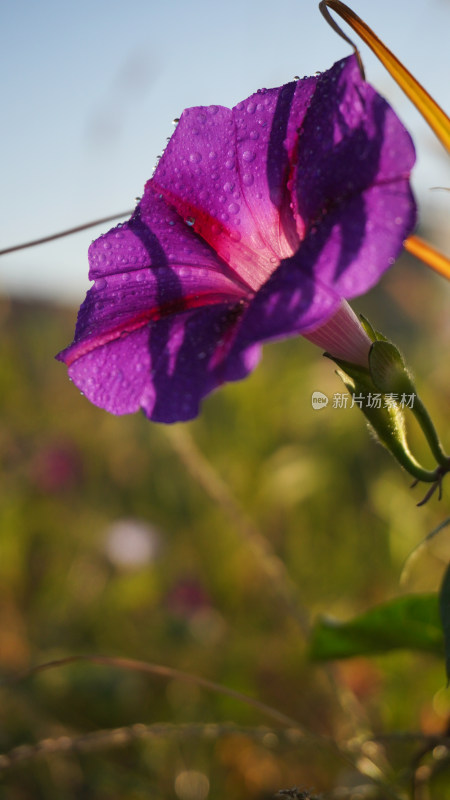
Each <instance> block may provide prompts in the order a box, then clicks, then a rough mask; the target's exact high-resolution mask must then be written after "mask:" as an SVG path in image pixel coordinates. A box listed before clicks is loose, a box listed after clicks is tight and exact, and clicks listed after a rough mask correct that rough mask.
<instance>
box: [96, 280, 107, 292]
mask: <svg viewBox="0 0 450 800" xmlns="http://www.w3.org/2000/svg"><path fill="white" fill-rule="evenodd" d="M94 286H95V288H96V289H106V287H107V286H108V282H107V280H106V279H105V278H97V280H96V281H95V284H94Z"/></svg>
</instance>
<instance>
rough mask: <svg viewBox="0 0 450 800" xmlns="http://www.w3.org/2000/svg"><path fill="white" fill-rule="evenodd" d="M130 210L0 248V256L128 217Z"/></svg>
mask: <svg viewBox="0 0 450 800" xmlns="http://www.w3.org/2000/svg"><path fill="white" fill-rule="evenodd" d="M132 213H133V212H132V211H123V212H122V213H121V214H112V215H111V216H109V217H102V218H101V219H96V220H94V222H85V223H84V224H83V225H76V227H75V228H68V229H67V230H65V231H60V232H59V233H52V234H51V235H50V236H43V237H42V238H41V239H33V241H31V242H25V243H23V244H15V245H13V246H12V247H5V248H4V249H3V250H0V256H6V254H7V253H15V252H16V250H25V249H26V248H27V247H35V246H36V245H38V244H45V243H46V242H52V241H53V240H54V239H62V238H63V236H71V235H72V234H73V233H79V232H80V231H86V230H87V229H88V228H95V227H96V226H97V225H103V224H104V223H105V222H113V220H115V219H121V218H122V217H129V216H130V214H132Z"/></svg>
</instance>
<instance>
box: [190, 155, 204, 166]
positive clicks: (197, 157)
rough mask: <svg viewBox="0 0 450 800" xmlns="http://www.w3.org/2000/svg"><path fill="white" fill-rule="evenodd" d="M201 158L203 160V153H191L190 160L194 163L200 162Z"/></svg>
mask: <svg viewBox="0 0 450 800" xmlns="http://www.w3.org/2000/svg"><path fill="white" fill-rule="evenodd" d="M201 160H202V154H201V153H191V154H190V156H189V161H190V162H191V163H192V164H198V163H199V162H200V161H201Z"/></svg>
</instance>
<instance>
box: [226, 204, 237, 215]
mask: <svg viewBox="0 0 450 800" xmlns="http://www.w3.org/2000/svg"><path fill="white" fill-rule="evenodd" d="M228 211H229V212H230V214H238V213H239V206H238V204H237V203H230V205H229V206H228Z"/></svg>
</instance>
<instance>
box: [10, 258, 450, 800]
mask: <svg viewBox="0 0 450 800" xmlns="http://www.w3.org/2000/svg"><path fill="white" fill-rule="evenodd" d="M448 300H449V292H448V285H447V284H445V282H444V280H443V279H440V278H438V277H437V276H434V275H433V274H431V273H430V272H429V271H428V270H427V269H426V268H425V267H420V266H418V265H417V264H414V263H413V262H412V261H411V260H410V259H408V257H407V256H404V257H403V258H402V259H401V260H400V262H399V263H398V264H397V265H396V266H395V267H394V268H393V269H392V270H391V271H390V273H389V274H388V275H387V276H386V277H385V278H384V280H383V282H382V285H381V287H378V288H377V289H376V290H375V291H373V292H372V293H371V295H370V296H368V297H366V298H363V299H362V300H360V301H359V302H358V303H356V304H355V308H356V309H357V310H359V311H363V312H364V313H365V314H366V315H367V316H368V317H369V318H370V319H371V321H372V322H373V324H374V325H375V326H376V327H377V328H379V329H381V330H382V331H383V332H384V333H385V334H386V335H387V336H389V337H391V338H392V339H393V340H394V341H395V342H396V343H397V344H398V345H399V346H400V347H401V348H402V350H403V352H404V354H405V357H406V359H407V362H408V364H409V365H410V366H411V367H412V369H413V370H414V372H415V375H416V378H417V384H418V387H419V391H420V392H421V396H422V399H423V400H424V401H425V403H426V404H427V406H428V407H429V409H430V411H431V413H432V416H433V419H434V420H435V421H436V422H437V425H438V429H439V430H440V432H441V434H442V436H443V439H444V442H445V444H446V445H447V448H448V447H450V434H449V431H448V407H449V399H450V387H449V383H448V338H449V333H450V322H449V319H450V318H449V315H448ZM75 316H76V312H75V309H73V310H72V309H66V308H62V307H54V306H52V305H47V304H44V303H42V304H39V303H37V302H31V301H29V302H25V301H19V300H14V299H8V298H6V297H5V298H3V299H2V300H1V304H0V328H1V332H0V335H1V340H2V348H1V351H0V382H1V392H0V404H1V422H0V451H1V463H2V468H1V469H2V475H1V494H0V602H1V604H0V668H1V673H2V676H3V679H4V680H3V683H2V686H1V688H0V752H4V753H7V752H9V751H11V750H12V749H13V748H17V747H19V746H22V745H34V744H36V743H37V742H42V741H43V740H44V744H43V745H41V751H42V752H41V753H40V754H36V753H34V752H32V751H27V750H26V749H22V750H19V751H17V750H15V751H14V754H13V759H12V761H9V760H8V759H3V760H2V759H1V758H0V797H1V798H8V800H9V798H10V799H11V800H40V799H41V798H42V800H44V799H45V800H53V799H54V800H60V798H61V800H62V799H63V798H64V800H75V798H76V799H77V800H78V799H80V800H81V798H83V800H84V799H86V800H91V798H92V800H94V798H95V800H118V799H119V798H127V800H128V799H129V800H140V799H141V798H142V799H143V798H155V800H172V799H173V800H206V798H211V800H216V799H217V800H241V799H242V800H256V799H258V800H263V799H264V798H270V797H272V796H273V795H274V793H275V792H276V791H278V790H280V789H287V788H289V787H292V786H294V785H296V786H298V787H314V788H315V791H316V792H317V793H319V792H324V793H326V796H333V797H342V798H344V797H347V796H348V797H355V798H356V797H369V796H370V797H377V798H384V797H388V796H390V795H389V794H385V793H383V792H384V790H380V789H377V788H376V786H374V787H373V789H372V790H370V791H372V794H370V793H369V794H358V793H357V792H358V791H362V790H357V789H355V788H353V789H351V790H350V789H349V790H348V793H347V794H346V793H345V792H344V789H342V790H340V791H341V793H340V794H338V793H336V792H335V788H336V787H338V786H354V787H355V786H357V785H358V778H357V776H356V774H355V772H354V771H352V769H351V767H350V766H349V764H348V763H347V762H346V760H345V759H344V758H342V757H341V756H340V755H339V754H338V753H337V752H336V749H335V747H334V745H333V743H332V742H331V741H330V740H331V739H332V740H334V741H335V742H337V743H338V744H339V745H342V744H343V743H348V742H349V741H350V740H355V741H356V740H357V739H358V737H362V736H364V735H370V734H371V732H372V733H377V734H381V733H383V734H389V733H392V732H393V731H408V730H409V731H414V732H418V731H422V733H426V734H431V733H437V734H440V733H442V732H443V731H444V730H445V728H446V725H447V717H448V712H449V709H450V704H449V700H448V695H447V693H446V690H445V671H444V664H443V660H441V659H439V658H437V657H435V656H432V655H424V654H418V653H407V652H397V653H393V654H389V655H385V656H377V657H374V658H357V659H350V660H347V661H342V662H336V663H334V664H331V665H329V666H324V665H323V664H317V663H312V662H311V661H310V660H309V658H308V635H307V632H306V629H307V628H308V626H310V625H311V624H312V623H313V621H314V619H316V618H317V616H318V615H319V614H321V613H327V614H332V615H334V616H336V617H338V618H340V619H349V618H351V617H352V616H354V615H356V614H359V613H361V612H362V611H364V610H365V609H368V608H370V607H371V606H373V605H375V604H377V603H381V602H384V601H386V600H388V599H390V598H393V597H395V596H397V595H399V594H401V593H404V592H406V591H408V592H414V591H436V590H437V589H438V587H439V581H440V577H441V574H442V571H443V569H444V566H445V563H446V558H447V556H446V551H445V546H444V547H443V550H442V552H441V551H439V552H427V553H421V554H419V556H418V557H417V558H416V559H415V561H414V562H410V565H409V569H408V570H407V571H406V573H405V574H404V582H403V583H402V584H400V576H401V574H402V571H403V568H404V565H405V562H406V560H407V558H408V556H409V554H410V553H411V552H412V550H413V549H414V548H415V547H416V546H417V545H418V544H419V543H420V542H421V541H422V539H423V538H424V537H425V536H426V535H427V534H428V533H429V532H430V531H431V530H433V528H435V527H436V526H437V525H439V523H441V522H442V521H443V520H444V519H445V517H446V516H448V499H449V487H448V485H447V486H444V497H443V500H442V501H441V502H440V503H439V502H438V501H437V498H433V499H432V500H431V501H430V502H429V503H428V504H427V505H426V506H425V507H423V508H416V505H415V504H416V502H417V501H418V500H420V499H421V498H422V496H423V494H424V493H425V490H424V488H423V487H417V488H416V489H413V490H411V489H410V488H409V484H410V479H408V477H407V476H406V475H405V474H404V473H402V472H401V470H400V469H399V468H398V467H397V466H396V465H395V463H394V462H393V461H392V460H391V457H390V456H389V455H388V454H387V452H385V451H384V450H383V449H382V448H381V447H379V446H378V445H377V444H376V443H375V442H374V441H373V440H372V439H371V437H370V435H369V434H368V432H367V430H366V428H365V424H364V421H363V418H362V415H361V414H360V413H359V412H358V411H357V410H350V409H333V408H332V407H331V403H330V404H329V405H328V407H327V408H326V409H324V410H321V411H314V410H313V409H312V407H311V394H312V392H313V391H314V390H319V391H322V392H324V393H326V394H327V395H328V396H329V397H330V398H331V397H332V396H333V393H335V392H343V391H344V387H343V385H342V384H341V383H340V381H339V378H338V377H337V376H336V375H335V374H334V369H333V365H332V364H331V363H330V362H329V361H327V360H326V359H323V358H322V357H321V354H320V351H319V350H317V349H316V348H314V346H312V345H311V344H309V343H308V342H306V341H305V340H303V339H301V338H299V339H296V340H291V341H288V342H283V343H277V344H272V345H270V346H266V347H265V350H264V358H263V361H262V364H261V365H260V366H259V368H258V369H257V370H256V371H255V372H254V374H253V375H252V376H251V377H250V378H248V379H247V380H246V381H244V382H241V383H238V384H234V385H228V386H226V387H224V388H222V389H221V390H220V391H219V392H217V393H216V394H214V395H213V396H211V397H210V398H208V399H207V401H206V402H205V403H204V407H203V411H202V414H201V416H200V417H199V418H198V419H197V420H195V421H194V422H192V423H189V424H186V425H177V426H173V427H171V428H170V429H167V428H165V427H163V426H159V425H156V424H153V423H150V422H148V421H147V420H146V419H145V418H144V417H143V416H141V415H135V416H130V417H123V418H115V417H112V416H110V415H108V414H107V413H106V412H104V411H102V410H100V409H98V408H95V407H94V406H92V405H90V403H89V402H88V401H87V400H85V398H83V397H82V396H81V395H80V394H79V392H78V390H77V389H76V388H75V387H74V386H73V385H72V384H71V383H70V382H69V381H68V379H67V375H66V371H65V369H64V367H63V366H62V365H61V364H59V363H57V362H56V361H54V354H55V353H56V352H57V351H58V350H60V349H62V348H63V347H64V346H66V345H67V344H68V342H69V341H70V340H71V338H72V334H73V327H74V323H75ZM412 436H413V441H415V443H416V444H415V447H417V448H418V451H419V452H422V450H423V451H424V448H423V444H422V442H421V441H420V437H418V435H417V432H416V431H415V429H414V427H413V428H412ZM424 452H425V451H424ZM261 542H263V543H266V545H267V550H266V552H265V554H263V552H262V550H261ZM441 544H442V542H441ZM277 559H279V561H278V560H277ZM447 560H448V558H447ZM282 565H284V566H285V573H283V568H282ZM292 605H293V606H294V612H293V613H292V611H293V609H292ZM299 620H300V622H299ZM82 654H88V655H89V654H92V655H95V654H101V655H103V656H111V657H118V656H121V657H126V658H130V659H139V660H142V661H146V662H153V663H158V664H163V665H167V666H169V667H173V668H177V669H179V670H185V671H187V672H189V673H192V674H195V675H197V676H199V677H202V678H206V679H208V680H211V681H215V682H217V683H220V684H223V685H225V686H227V687H230V688H232V689H235V690H237V691H240V692H244V693H246V694H248V695H250V696H252V697H254V698H257V699H258V700H260V701H261V702H263V703H265V704H267V705H269V706H271V707H273V708H274V709H277V710H278V711H279V712H281V713H284V714H286V715H288V716H289V717H290V718H292V719H293V720H295V721H296V722H298V725H299V727H304V728H306V729H307V730H308V731H310V732H311V735H309V734H308V735H306V736H305V737H304V738H303V739H302V740H301V739H299V736H297V735H295V734H293V733H292V732H291V733H290V734H289V735H287V734H286V733H285V732H283V730H284V729H283V726H282V725H281V724H280V723H277V722H276V721H274V719H271V718H270V717H269V716H266V715H264V714H263V713H262V712H261V711H258V710H256V709H255V708H253V707H250V706H249V705H246V704H244V703H242V702H239V701H238V700H236V699H232V698H230V697H226V696H223V695H221V694H219V693H217V692H214V691H207V690H206V689H204V688H201V687H200V686H197V685H195V684H193V683H187V682H185V681H183V680H181V679H180V678H175V677H173V676H172V677H169V678H163V677H157V676H153V675H145V674H140V673H136V672H133V671H130V670H127V669H125V668H123V667H120V666H111V665H109V666H108V665H98V664H97V665H94V664H91V663H87V662H81V663H75V664H72V665H68V666H60V667H58V668H55V669H52V670H49V671H46V672H43V673H41V674H39V675H33V676H28V677H24V678H23V679H21V680H19V681H13V680H12V679H13V677H14V676H15V675H17V674H18V673H22V672H24V671H27V670H28V669H30V668H31V667H33V666H35V665H38V664H40V663H43V662H47V661H51V660H53V659H60V658H65V657H67V656H72V655H82ZM230 722H232V723H234V724H235V726H236V728H235V729H229V728H227V724H228V723H230ZM137 723H139V724H142V725H146V726H152V725H155V724H160V723H168V724H170V725H171V726H174V727H171V728H169V729H164V730H162V731H161V730H160V729H156V730H153V732H152V730H151V729H145V730H144V729H142V728H133V727H132V726H134V725H136V724H137ZM210 723H214V724H216V725H217V726H218V729H214V728H208V729H206V730H203V729H202V726H203V725H204V724H205V725H207V724H210ZM221 726H223V729H222V728H221ZM260 726H268V728H270V729H272V730H273V731H274V732H273V733H270V732H268V731H267V730H265V729H263V728H261V730H260V729H259V728H260ZM288 727H289V726H288ZM115 728H126V730H125V731H122V733H121V734H116V735H113V734H106V735H105V736H103V738H99V739H97V740H94V738H92V736H90V735H91V734H94V732H96V731H99V730H110V729H115ZM247 728H248V729H249V730H248V731H247ZM61 737H65V738H63V739H61ZM80 737H81V738H80ZM83 737H84V738H83ZM53 740H56V743H55V742H54V741H53ZM416 746H417V743H416V742H415V741H411V742H406V743H405V742H404V741H402V742H400V743H399V742H395V741H391V740H388V741H387V743H385V745H383V748H382V749H380V750H379V751H377V752H376V753H375V754H374V752H372V753H366V756H367V759H368V764H366V765H364V764H362V765H361V768H364V769H365V771H366V772H368V773H369V774H371V775H372V776H373V777H374V778H375V779H376V778H377V777H379V776H380V775H382V776H383V780H385V779H386V780H392V781H395V780H396V779H397V778H399V776H400V778H401V772H402V770H403V769H405V768H407V766H408V764H409V763H410V761H411V758H412V756H413V754H414V752H415V751H414V748H415V747H416ZM408 748H409V749H408ZM53 751H54V752H53ZM372 756H374V761H375V762H376V764H377V765H378V766H376V765H375V766H373V763H372V762H371V763H372V767H371V766H370V763H369V762H370V759H371V757H372ZM367 759H366V760H367ZM377 769H379V774H378V773H377ZM363 771H364V770H363ZM447 778H448V775H447ZM448 783H450V782H449V781H448V780H447V789H445V790H444V789H443V788H442V785H440V788H439V789H436V790H435V792H436V794H432V795H430V796H432V797H439V798H445V797H450V794H446V792H449V791H450V789H449V788H448ZM333 792H334V793H333ZM352 792H353V793H352ZM355 792H356V793H355ZM399 796H404V795H399Z"/></svg>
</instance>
